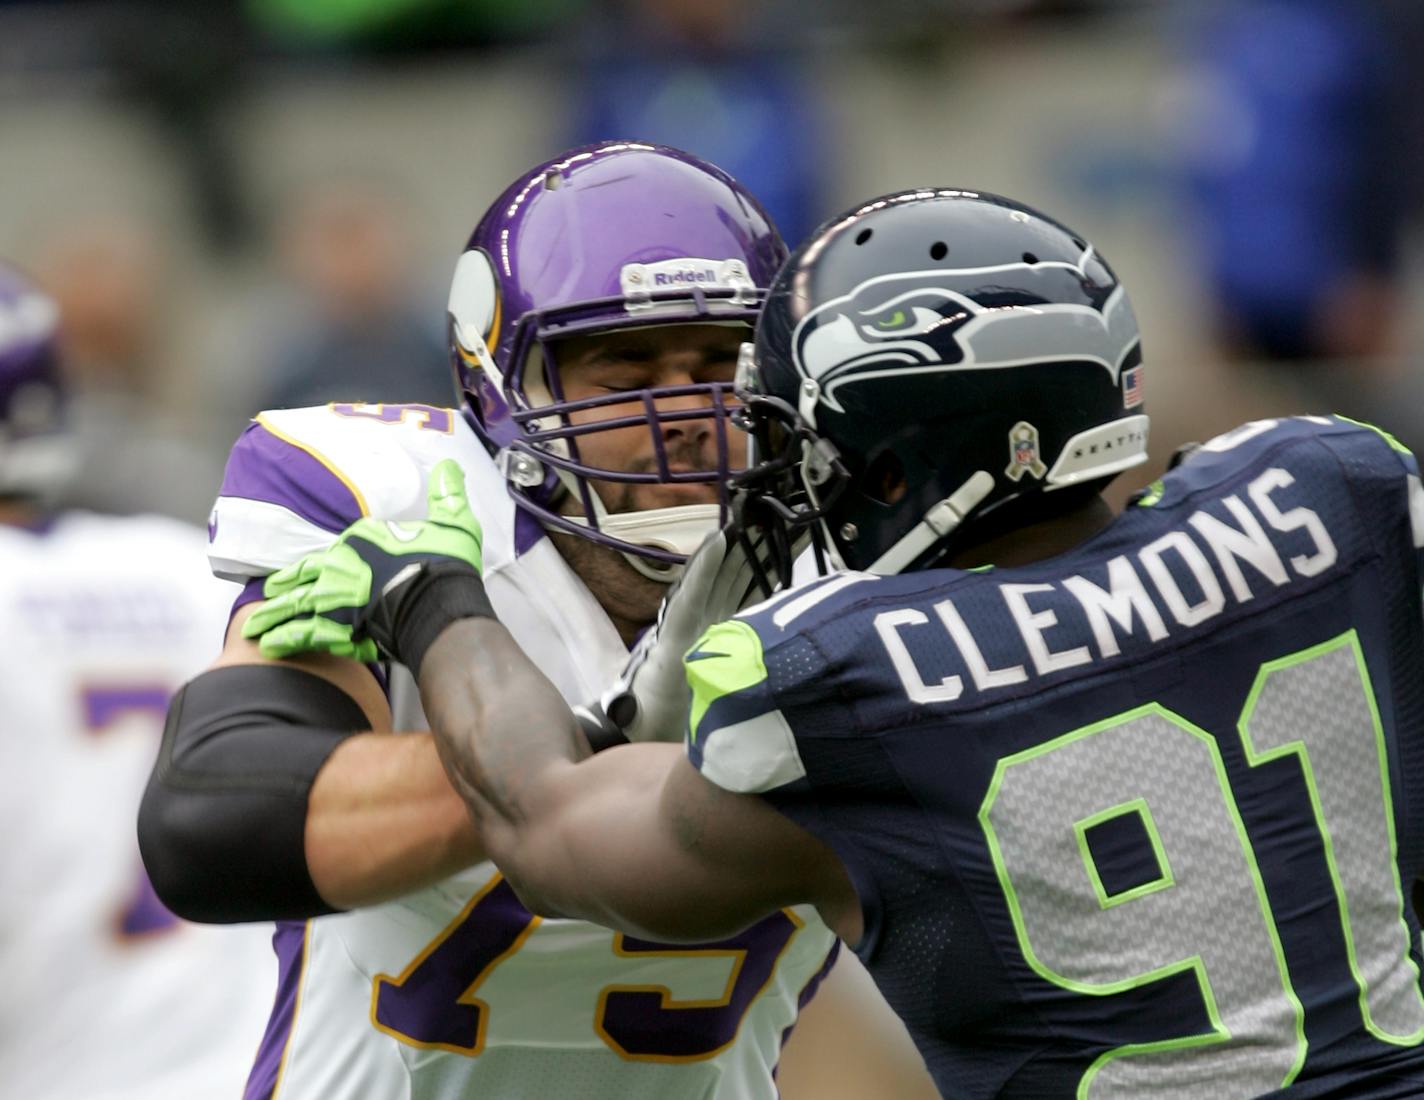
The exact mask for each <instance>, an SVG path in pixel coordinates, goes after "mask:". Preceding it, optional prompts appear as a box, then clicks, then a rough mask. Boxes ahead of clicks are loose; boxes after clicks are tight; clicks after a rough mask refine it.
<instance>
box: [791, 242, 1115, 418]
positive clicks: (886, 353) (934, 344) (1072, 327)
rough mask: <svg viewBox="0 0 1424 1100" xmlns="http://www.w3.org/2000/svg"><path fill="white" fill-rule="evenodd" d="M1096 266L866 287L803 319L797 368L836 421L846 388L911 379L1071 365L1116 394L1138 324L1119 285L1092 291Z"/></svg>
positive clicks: (975, 272) (904, 278)
mask: <svg viewBox="0 0 1424 1100" xmlns="http://www.w3.org/2000/svg"><path fill="white" fill-rule="evenodd" d="M1091 259H1092V250H1091V248H1090V249H1089V250H1088V251H1086V252H1085V253H1084V254H1083V257H1082V258H1081V259H1080V260H1079V262H1078V263H1077V264H1070V263H1065V262H1061V261H1058V262H1040V263H1035V264H1028V263H1017V264H1005V265H1003V266H1002V267H993V268H974V269H965V270H960V271H952V270H951V271H946V270H944V269H938V270H934V271H916V272H910V273H903V274H895V275H881V276H877V277H876V278H873V279H867V280H866V281H865V282H863V283H861V284H860V285H859V286H857V287H856V288H855V289H854V290H852V291H851V292H850V293H849V294H846V295H844V296H843V297H840V298H836V299H833V300H832V301H829V302H827V303H826V304H825V305H823V306H820V307H819V308H817V309H815V310H812V311H811V312H810V313H808V314H807V315H806V316H805V317H804V318H802V320H801V322H800V323H799V324H798V325H797V326H796V331H795V333H794V335H793V337H792V347H793V349H794V354H795V361H796V366H797V368H798V369H799V370H800V371H801V373H802V374H803V375H804V376H805V377H807V378H810V379H813V380H814V381H815V382H816V383H818V386H819V390H820V399H821V400H822V401H824V402H825V403H826V404H827V405H828V406H829V407H830V408H832V409H834V410H835V411H836V412H844V411H845V410H844V408H843V407H842V406H841V404H840V402H839V401H838V400H837V398H836V391H837V390H839V389H840V388H841V387H842V386H845V385H849V384H850V383H853V382H862V381H865V380H867V379H871V378H883V377H886V376H887V375H898V374H905V373H919V372H939V371H963V370H998V369H1001V368H1004V367H1018V366H1026V365H1029V364H1032V363H1048V362H1062V361H1065V360H1072V361H1082V362H1091V363H1097V364H1099V365H1101V366H1102V368H1103V369H1104V370H1106V371H1107V372H1108V374H1109V375H1110V376H1111V377H1112V381H1113V384H1114V385H1116V384H1117V381H1118V376H1119V374H1120V373H1121V371H1122V367H1123V362H1124V361H1125V360H1126V359H1127V357H1128V356H1129V354H1131V352H1132V351H1133V349H1134V348H1136V347H1137V345H1138V343H1139V337H1138V332H1137V320H1136V318H1135V317H1134V316H1133V313H1132V306H1131V304H1130V303H1129V302H1128V300H1127V296H1126V294H1124V293H1123V289H1122V287H1121V285H1119V284H1118V283H1116V282H1113V283H1110V284H1108V285H1105V286H1101V287H1096V288H1095V287H1094V286H1093V284H1092V283H1091V281H1090V280H1089V279H1088V278H1087V276H1086V273H1085V267H1086V265H1087V264H1088V263H1089V262H1090V261H1091ZM1098 270H1099V271H1101V270H1102V268H1101V267H1099V268H1098ZM986 288H989V289H988V290H986ZM971 294H973V295H974V297H971V296H970V295H971Z"/></svg>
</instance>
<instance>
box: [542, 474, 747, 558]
mask: <svg viewBox="0 0 1424 1100" xmlns="http://www.w3.org/2000/svg"><path fill="white" fill-rule="evenodd" d="M557 476H558V478H559V480H560V481H561V482H563V483H564V485H565V487H566V488H569V489H570V491H572V487H571V485H570V483H571V482H572V481H573V477H572V475H569V474H567V473H565V472H564V471H559V472H558V475H557ZM589 496H590V497H591V498H592V500H593V509H594V512H595V519H596V520H597V522H598V530H599V531H601V532H602V533H603V534H605V535H608V536H610V537H612V538H615V539H618V540H619V541H620V542H631V543H633V544H634V545H636V546H649V547H652V548H653V549H656V550H663V551H666V552H667V553H669V554H679V555H681V556H682V557H685V558H687V557H691V556H692V555H693V554H694V553H695V552H696V550H697V548H698V547H699V546H701V545H702V543H703V542H704V541H705V540H706V538H707V536H708V535H710V534H712V532H713V531H716V530H717V529H718V527H719V526H720V524H721V520H722V509H721V506H720V505H717V504H680V505H677V506H675V507H672V508H645V509H643V510H642V511H639V512H616V513H609V512H608V511H607V510H606V509H605V508H604V506H603V500H602V498H601V497H599V495H598V493H597V492H594V491H590V493H589ZM564 518H565V519H567V520H568V521H569V522H571V523H577V524H581V525H583V526H588V525H589V521H588V520H587V519H586V518H585V517H584V516H565V517H564ZM623 557H624V559H626V560H627V562H628V564H629V565H631V566H632V567H633V568H634V569H636V570H637V571H638V572H639V573H641V574H642V575H643V576H645V577H647V578H648V579H649V580H654V581H661V582H663V583H664V584H671V583H672V582H673V581H675V580H677V579H678V577H680V576H682V568H683V567H682V566H681V565H679V564H676V563H673V562H662V561H658V560H657V559H655V558H645V557H643V556H642V555H640V554H632V553H627V552H624V553H623Z"/></svg>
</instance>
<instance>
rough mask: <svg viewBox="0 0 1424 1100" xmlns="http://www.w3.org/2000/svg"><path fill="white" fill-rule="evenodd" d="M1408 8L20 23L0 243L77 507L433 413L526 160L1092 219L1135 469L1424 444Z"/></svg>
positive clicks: (1007, 5)
mask: <svg viewBox="0 0 1424 1100" xmlns="http://www.w3.org/2000/svg"><path fill="white" fill-rule="evenodd" d="M1422 55H1424V4H1419V3H1418V0H1180V2H1168V0H1156V2H1151V0H878V2H876V3H864V2H861V0H824V2H819V3H811V2H807V0H755V2H753V0H719V2H717V3H708V2H706V0H204V2H203V3H200V4H199V3H194V4H183V5H180V4H171V3H166V2H162V0H85V2H77V0H68V2H66V0H0V255H3V256H5V257H7V258H9V259H10V260H12V261H14V262H16V263H18V264H19V265H20V266H21V267H23V268H25V269H26V270H28V271H29V272H30V273H31V274H32V275H33V276H34V277H35V278H36V279H37V281H39V282H40V283H41V284H42V285H43V286H45V287H46V288H47V289H48V290H49V291H51V293H53V294H54V295H55V296H56V298H57V299H58V300H59V302H60V305H61V309H62V312H63V325H64V342H65V349H66V351H67V356H68V361H69V364H70V366H71V368H72V370H73V372H74V385H75V388H76V391H77V396H78V399H79V400H78V405H77V408H78V427H79V429H80V432H81V434H82V438H83V440H84V442H85V446H86V448H87V456H88V457H87V461H86V466H85V476H84V478H83V480H82V482H81V483H80V485H79V486H78V488H77V489H76V499H75V500H74V501H73V502H74V503H79V504H84V505H89V506H97V507H100V508H103V509H107V510H114V511H130V510H156V511H160V512H166V513H169V514H173V515H177V516H180V517H182V518H186V519H191V520H201V519H202V518H204V516H205V515H206V512H207V509H208V507H209V504H210V502H211V500H212V498H213V496H214V495H215V493H216V489H217V485H218V481H219V479H220V476H221V468H222V462H223V459H224V456H225V454H226V452H227V448H228V446H229V445H230V443H231V441H232V440H233V439H234V438H235V436H236V435H237V433H238V432H239V431H240V430H241V428H242V426H243V424H244V423H245V421H246V419H247V418H248V417H249V416H251V415H252V414H253V413H254V412H256V411H257V410H259V409H261V408H264V407H269V406H284V405H300V404H311V403H319V402H324V401H328V400H336V399H340V400H371V401H380V400H387V401H424V402H435V403H440V404H448V403H450V401H451V399H452V390H451V384H450V382H449V375H448V368H447V366H446V361H445V353H444V349H443V340H444V304H445V292H446V286H445V284H446V281H447V279H448V277H449V274H450V272H451V270H452V268H453V264H454V261H455V259H456V257H457V256H458V254H459V252H460V251H461V249H462V247H463V244H464V242H465V239H466V237H467V235H468V233H469V231H470V229H471V228H472V227H473V224H474V221H475V219H476V218H477V217H478V216H479V214H480V213H481V212H482V211H483V209H484V207H485V206H486V205H487V204H488V202H489V201H490V200H491V199H492V198H493V197H494V196H495V195H496V194H498V192H499V191H500V189H501V188H502V187H503V186H504V185H505V184H506V183H508V182H509V181H510V180H511V179H513V178H514V177H515V176H516V175H517V174H518V173H519V172H520V171H521V170H523V169H524V168H525V167H527V166H529V165H531V164H534V163H537V162H539V161H541V160H543V159H545V158H547V157H549V156H551V155H553V154H554V153H556V152H558V151H559V150H560V149H562V148H564V147H566V146H569V145H573V144H577V143H583V142H587V141H593V140H601V139H607V138H633V139H640V140H651V141H659V142H665V143H668V144H672V145H676V146H680V147H682V148H684V149H687V150H689V151H691V152H694V153H697V154H699V155H700V156H703V157H705V158H707V159H709V160H711V161H713V162H715V163H717V164H719V165H721V166H722V167H724V168H726V169H727V170H729V171H730V172H732V173H733V174H734V175H736V176H737V177H739V178H740V179H741V180H742V181H743V182H745V183H746V184H747V185H748V186H749V187H750V188H751V189H752V190H753V191H754V192H756V193H757V194H758V195H760V196H761V197H762V198H763V200H764V201H765V202H766V204H767V206H768V207H769V209H770V210H771V212H772V214H773V216H774V218H775V219H776V220H777V222H778V224H779V225H780V227H781V228H782V231H783V232H784V234H785V235H786V236H787V238H788V239H789V240H790V241H792V242H793V243H794V242H795V241H796V240H798V239H800V238H801V237H802V236H804V235H805V234H806V233H807V232H809V231H810V230H811V229H812V228H813V227H814V226H815V225H816V224H817V223H818V222H819V221H821V220H822V219H823V218H825V217H827V216H829V215H831V214H833V213H835V212H837V211H838V210H840V209H841V208H843V207H845V206H847V205H849V204H850V203H852V202H854V201H857V200H860V199H864V198H867V197H870V196H873V195H877V194H881V193H884V192H887V191H891V190H897V189H901V188H905V187H913V186H931V185H933V186H952V187H959V188H968V189H979V190H988V191H998V192H1002V193H1005V194H1008V195H1011V196H1014V197H1015V198H1018V199H1021V200H1023V201H1026V202H1028V203H1030V204H1033V205H1036V206H1039V207H1041V208H1043V209H1044V210H1045V211H1046V212H1048V213H1050V214H1052V215H1055V216H1057V217H1059V218H1060V219H1062V220H1064V221H1066V222H1067V223H1068V224H1070V225H1071V226H1073V227H1074V228H1075V229H1077V230H1078V231H1080V232H1082V233H1084V234H1086V235H1087V236H1088V237H1089V239H1091V240H1092V241H1093V242H1094V243H1095V244H1096V245H1097V246H1098V248H1099V249H1100V251H1102V252H1103V253H1104V254H1105V255H1106V256H1107V257H1108V259H1109V261H1110V262H1111V263H1112V265H1113V266H1114V267H1115V268H1116V269H1117V272H1118V274H1119V276H1120V277H1121V278H1122V279H1123V280H1124V281H1125V283H1126V284H1127V286H1128V288H1129V291H1130V293H1131V295H1132V297H1133V299H1134V302H1135V305H1136V307H1137V313H1138V317H1139V321H1140V322H1141V326H1142V330H1143V333H1144V347H1145V351H1146V362H1147V364H1148V372H1147V375H1146V388H1147V401H1148V408H1149V410H1150V412H1151V414H1152V416H1153V421H1154V424H1153V429H1154V432H1153V434H1154V447H1153V449H1154V452H1155V453H1156V456H1157V458H1158V459H1159V462H1158V463H1156V464H1155V465H1154V467H1153V468H1152V469H1147V470H1142V471H1134V472H1133V476H1135V477H1136V480H1135V481H1124V484H1123V485H1122V486H1121V487H1120V489H1119V490H1118V491H1119V492H1120V493H1125V492H1126V491H1127V490H1128V489H1131V488H1133V487H1135V486H1136V485H1139V484H1142V483H1143V482H1145V481H1147V480H1150V479H1151V477H1152V476H1154V473H1153V471H1154V470H1156V469H1160V467H1161V464H1162V462H1163V461H1165V459H1166V457H1167V455H1169V454H1170V453H1171V451H1172V449H1173V448H1174V447H1175V446H1177V445H1178V444H1180V443H1182V442H1184V441H1186V440H1189V439H1194V438H1204V437H1206V436H1209V435H1211V434H1214V433H1215V432H1217V431H1220V430H1222V429H1225V428H1227V427H1230V426H1233V425H1235V424H1237V423H1240V422H1241V421H1243V420H1246V419H1250V418H1253V417H1259V416H1264V415H1271V414H1279V413H1289V412H1302V411H1313V412H1328V411H1340V412H1346V413H1348V414H1350V415H1353V416H1358V417H1360V418H1363V419H1372V420H1376V421H1378V422H1380V423H1381V424H1383V425H1384V426H1386V427H1388V428H1390V429H1391V430H1392V431H1394V432H1395V433H1396V434H1397V435H1399V436H1400V437H1401V438H1403V439H1404V441H1405V442H1408V443H1411V444H1412V445H1414V446H1415V447H1418V446H1420V445H1424V399H1421V398H1424V326H1421V323H1420V321H1419V320H1418V317H1419V313H1420V311H1419V309H1418V308H1417V306H1418V304H1419V302H1420V301H1421V298H1422V297H1424V264H1421V252H1420V248H1419V240H1420V238H1419V234H1418V231H1417V228H1418V224H1419V214H1420V212H1421V208H1424V69H1421V67H1420V66H1419V65H1418V64H1417V63H1416V59H1417V58H1418V57H1420V56H1422Z"/></svg>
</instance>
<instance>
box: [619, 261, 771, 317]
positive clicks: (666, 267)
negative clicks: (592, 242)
mask: <svg viewBox="0 0 1424 1100" xmlns="http://www.w3.org/2000/svg"><path fill="white" fill-rule="evenodd" d="M619 282H620V284H621V285H622V288H623V295H624V297H625V298H627V299H628V301H627V303H626V305H627V308H628V309H630V310H636V309H649V308H653V307H654V306H655V304H656V303H655V302H654V300H653V296H654V295H657V294H658V293H659V292H662V293H663V296H664V297H676V295H675V294H672V293H671V292H675V291H679V290H687V289H690V288H692V287H701V288H702V289H703V290H720V291H730V292H731V299H732V301H733V302H734V303H736V304H739V305H740V304H744V303H743V295H744V294H746V293H749V292H751V291H752V290H753V289H754V288H753V285H752V282H751V278H750V276H749V275H748V274H747V265H746V264H745V263H743V262H742V261H741V260H736V259H728V260H712V259H708V258H706V257H703V256H679V257H678V258H676V259H673V260H657V261H655V262H654V263H650V264H624V265H623V270H622V271H621V272H619Z"/></svg>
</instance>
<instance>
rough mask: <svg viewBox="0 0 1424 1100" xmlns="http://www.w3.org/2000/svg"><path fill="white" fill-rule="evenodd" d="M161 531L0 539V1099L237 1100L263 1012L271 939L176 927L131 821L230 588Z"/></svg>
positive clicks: (191, 549)
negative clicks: (170, 716)
mask: <svg viewBox="0 0 1424 1100" xmlns="http://www.w3.org/2000/svg"><path fill="white" fill-rule="evenodd" d="M202 555H203V536H202V532H201V531H199V530H196V529H194V528H192V527H190V526H188V525H187V524H181V523H177V522H174V521H172V520H167V519H161V518H158V517H154V516H134V517H127V516H126V517H115V516H98V515H89V514H85V513H79V512H70V513H65V514H62V515H60V516H58V517H56V518H54V519H53V520H51V521H48V522H47V523H46V524H45V526H43V527H42V528H40V529H26V528H20V527H11V526H5V525H0V563H3V567H0V668H3V669H4V674H3V675H4V681H3V685H4V686H3V689H0V698H3V700H4V705H5V710H4V728H3V730H0V780H3V783H4V793H3V795H0V830H3V833H4V836H5V837H6V844H7V853H6V856H5V857H4V860H3V863H4V866H5V873H4V876H3V878H4V882H5V892H4V895H3V905H0V973H3V974H4V975H5V997H4V1000H3V1003H0V1094H3V1095H4V1096H6V1097H27V1098H29V1100H77V1098H84V1100H98V1098H101V1097H102V1098H104V1100H230V1098H232V1097H234V1096H236V1095H238V1093H239V1092H240V1090H241V1088H242V1081H243V1079H244V1077H245V1076H246V1073H247V1066H248V1064H249V1063H250V1062H251V1060H252V1053H253V1051H254V1050H256V1048H257V1044H258V1041H259V1039H260V1037H261V1034H262V1022H263V1019H264V1017H265V1015H266V1012H267V1009H268V1008H269V1006H270V1004H271V989H270V983H269V982H268V981H267V980H265V979H264V977H263V974H262V969H264V968H265V967H266V966H267V959H268V958H269V955H268V950H267V940H268V939H269V937H270V928H267V927H262V926H256V925H254V926H251V927H246V928H212V927H204V926H201V925H191V924H186V923H182V922H180V921H178V920H177V919H176V918H175V917H174V916H173V915H172V914H171V913H169V912H168V910H166V909H165V908H163V906H162V905H161V904H160V903H159V901H158V899H157V898H156V897H155V896H154V894H153V889H152V887H151V886H150V885H149V882H148V879H147V878H146V876H145V875H144V873H143V865H142V863H141V862H140V860H139V851H138V842H137V838H136V836H135V833H134V818H135V816H136V815H137V813H138V806H139V799H140V796H141V795H142V793H143V787H144V782H145V779H146V777H147V775H148V770H149V768H150V767H151V766H152V764H153V758H154V755H155V753H156V752H157V751H158V744H159V736H160V732H161V730H162V728H163V715H164V712H165V711H166V710H167V709H168V700H169V697H170V696H171V695H172V693H173V692H174V691H176V690H177V689H178V688H179V687H180V686H181V685H182V683H183V681H184V680H186V679H188V678H189V677H191V676H193V675H194V674H195V673H197V672H198V670H199V669H201V668H202V666H203V665H204V664H205V663H206V662H207V661H208V660H209V659H210V658H211V657H212V656H213V655H214V654H215V653H216V652H217V651H218V647H219V644H220V640H221V638H220V634H219V632H220V631H221V629H222V626H223V623H224V621H225V620H226V617H227V608H228V605H229V604H230V603H231V600H232V594H233V593H232V588H231V586H230V585H225V584H220V583H219V582H217V581H215V580H213V578H212V577H210V576H208V575H207V572H206V570H205V569H204V568H203V557H202Z"/></svg>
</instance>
